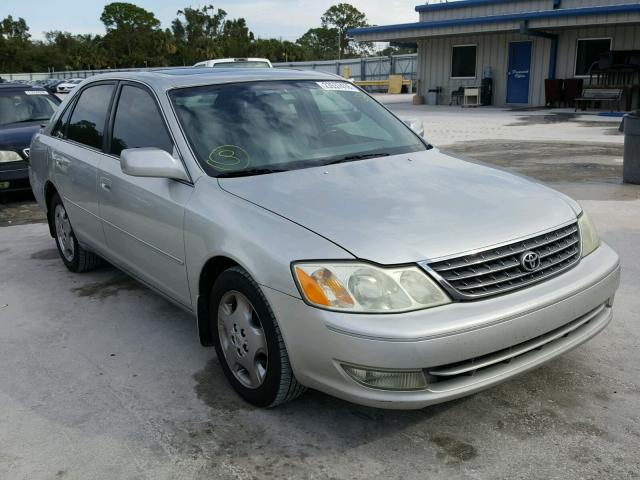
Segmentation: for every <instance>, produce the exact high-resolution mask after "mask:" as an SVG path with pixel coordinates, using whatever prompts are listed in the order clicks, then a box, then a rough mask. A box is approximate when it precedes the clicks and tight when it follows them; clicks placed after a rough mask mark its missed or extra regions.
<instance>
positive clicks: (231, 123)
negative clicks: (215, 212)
mask: <svg viewBox="0 0 640 480" xmlns="http://www.w3.org/2000/svg"><path fill="white" fill-rule="evenodd" d="M171 99H172V101H173V104H174V106H175V109H176V113H177V115H178V119H179V121H180V123H181V125H182V127H183V130H184V132H185V133H186V135H187V138H188V140H189V142H190V143H191V146H192V148H193V150H194V151H195V153H196V155H197V157H198V159H199V161H200V162H201V164H202V165H203V167H204V168H205V170H206V171H207V173H208V174H209V175H211V176H221V175H223V176H224V175H226V176H229V174H231V173H233V172H247V174H250V173H254V174H255V173H270V171H281V170H291V169H296V168H306V167H314V166H319V165H326V164H329V163H337V162H342V161H352V160H359V159H363V158H370V157H381V156H386V155H396V154H401V153H409V152H416V151H421V150H426V149H427V148H428V147H427V145H426V144H425V143H424V142H422V141H421V139H420V138H419V137H418V136H417V135H416V134H414V133H413V132H412V131H411V130H409V128H408V127H406V126H405V125H404V124H403V123H402V122H401V121H399V120H398V119H397V118H395V117H394V116H393V115H392V114H391V113H389V112H388V111H387V110H386V109H385V108H384V107H382V106H381V105H380V104H378V103H377V102H376V101H375V100H373V99H372V98H371V97H369V96H368V95H367V94H365V93H363V92H362V91H360V90H359V89H358V88H356V87H355V86H353V85H352V84H350V83H348V82H342V81H317V82H316V81H278V82H252V83H236V84H226V85H207V86H203V87H190V88H185V89H178V90H174V91H172V92H171ZM269 170H270V171H269Z"/></svg>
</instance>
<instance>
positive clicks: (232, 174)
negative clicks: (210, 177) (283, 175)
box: [216, 168, 288, 178]
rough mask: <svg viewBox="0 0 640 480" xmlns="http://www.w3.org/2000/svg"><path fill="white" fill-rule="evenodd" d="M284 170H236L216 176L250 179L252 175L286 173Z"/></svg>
mask: <svg viewBox="0 0 640 480" xmlns="http://www.w3.org/2000/svg"><path fill="white" fill-rule="evenodd" d="M287 171H288V170H285V169H277V168H251V169H249V170H237V171H235V172H224V173H221V174H219V175H216V177H217V178H233V177H250V176H252V175H266V174H268V173H279V172H287Z"/></svg>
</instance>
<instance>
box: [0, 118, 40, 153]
mask: <svg viewBox="0 0 640 480" xmlns="http://www.w3.org/2000/svg"><path fill="white" fill-rule="evenodd" d="M44 122H46V120H36V121H35V122H28V123H10V124H8V125H2V126H0V150H4V149H9V150H20V151H22V149H24V148H27V147H28V146H29V144H30V143H31V139H32V138H33V136H34V135H35V134H36V132H37V131H38V130H39V129H40V125H41V124H42V123H44Z"/></svg>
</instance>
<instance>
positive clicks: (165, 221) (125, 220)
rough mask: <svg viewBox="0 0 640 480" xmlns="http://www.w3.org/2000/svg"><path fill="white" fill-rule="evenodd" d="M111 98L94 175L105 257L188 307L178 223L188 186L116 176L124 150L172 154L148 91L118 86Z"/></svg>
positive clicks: (184, 267) (159, 117)
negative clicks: (106, 137) (103, 152)
mask: <svg viewBox="0 0 640 480" xmlns="http://www.w3.org/2000/svg"><path fill="white" fill-rule="evenodd" d="M117 97H118V99H117V105H116V106H115V108H114V111H115V113H113V114H112V116H113V120H112V125H113V126H112V129H111V135H110V137H111V141H110V145H109V147H108V148H109V150H108V152H109V155H108V156H107V157H105V158H104V159H103V161H102V162H101V164H100V171H99V173H98V201H99V204H100V216H101V217H102V221H103V226H104V235H105V238H106V243H107V249H108V252H109V254H110V258H112V259H113V261H114V263H116V264H119V265H121V266H122V267H124V268H125V269H127V270H129V271H130V272H131V273H132V274H133V275H135V276H137V277H138V278H139V279H141V280H142V281H144V282H146V283H147V284H149V285H151V286H153V287H155V288H157V289H158V290H160V291H162V292H163V293H165V294H166V295H167V296H169V297H171V298H172V299H174V300H176V301H177V302H179V303H181V304H183V305H185V306H187V307H189V306H190V304H191V296H190V295H189V287H188V285H187V270H186V266H185V251H184V231H183V221H184V205H185V204H186V202H187V200H188V199H189V197H190V196H191V194H192V193H193V187H192V186H191V185H188V184H185V183H182V182H179V181H176V180H171V179H167V178H148V177H133V176H129V175H126V174H125V173H123V172H122V170H121V168H120V158H119V156H120V152H121V151H122V150H123V149H125V148H139V147H156V148H160V149H163V150H165V151H167V152H173V150H174V147H173V142H172V140H171V137H170V135H169V133H168V131H167V128H166V126H165V124H164V121H163V119H162V116H161V114H160V110H159V107H158V105H157V104H156V101H155V99H154V98H153V96H152V95H151V93H150V91H148V90H147V89H146V88H143V87H142V86H136V85H134V84H129V83H124V84H123V85H122V86H121V88H120V91H119V92H118V94H117Z"/></svg>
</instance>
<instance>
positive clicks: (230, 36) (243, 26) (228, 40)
mask: <svg viewBox="0 0 640 480" xmlns="http://www.w3.org/2000/svg"><path fill="white" fill-rule="evenodd" d="M222 36H223V44H224V55H225V57H248V56H249V52H250V51H251V43H252V42H253V40H254V38H253V33H251V31H250V30H249V27H247V22H246V21H245V19H244V18H238V19H236V20H227V21H226V22H225V24H224V29H223V33H222Z"/></svg>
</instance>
